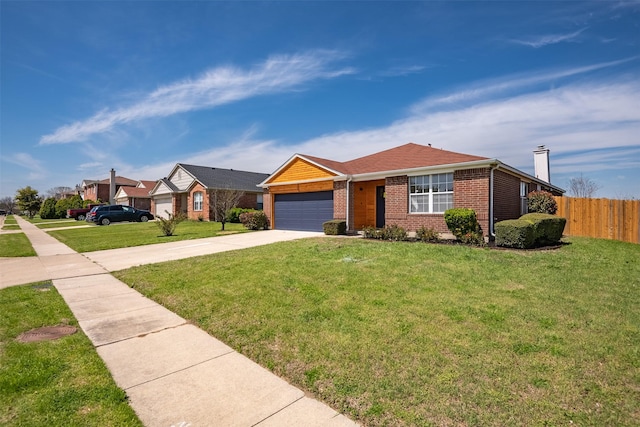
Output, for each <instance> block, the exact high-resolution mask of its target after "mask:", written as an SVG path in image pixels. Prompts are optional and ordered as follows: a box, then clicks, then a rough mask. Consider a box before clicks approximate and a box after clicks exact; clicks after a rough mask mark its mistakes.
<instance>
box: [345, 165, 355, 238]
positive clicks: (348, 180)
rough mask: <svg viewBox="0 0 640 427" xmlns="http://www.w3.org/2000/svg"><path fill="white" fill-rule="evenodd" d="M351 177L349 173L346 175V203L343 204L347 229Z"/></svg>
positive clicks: (348, 228)
mask: <svg viewBox="0 0 640 427" xmlns="http://www.w3.org/2000/svg"><path fill="white" fill-rule="evenodd" d="M352 179H353V177H352V176H351V175H347V203H346V204H345V209H346V212H345V218H346V220H347V231H350V230H351V228H350V227H349V187H351V185H350V184H351V180H352Z"/></svg>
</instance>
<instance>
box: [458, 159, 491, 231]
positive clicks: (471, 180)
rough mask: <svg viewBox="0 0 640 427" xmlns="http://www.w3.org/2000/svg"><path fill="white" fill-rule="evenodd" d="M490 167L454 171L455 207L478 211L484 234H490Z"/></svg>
mask: <svg viewBox="0 0 640 427" xmlns="http://www.w3.org/2000/svg"><path fill="white" fill-rule="evenodd" d="M489 178H490V170H489V168H478V169H464V170H457V171H455V172H454V173H453V207H455V208H469V209H473V210H474V211H476V216H477V218H478V222H479V223H480V227H482V234H484V235H485V236H486V235H488V234H489V232H490V230H489Z"/></svg>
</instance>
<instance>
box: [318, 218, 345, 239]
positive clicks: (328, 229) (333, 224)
mask: <svg viewBox="0 0 640 427" xmlns="http://www.w3.org/2000/svg"><path fill="white" fill-rule="evenodd" d="M322 229H323V230H324V234H326V235H328V236H338V235H344V234H347V222H346V221H345V220H343V219H332V220H331V221H327V222H324V223H322Z"/></svg>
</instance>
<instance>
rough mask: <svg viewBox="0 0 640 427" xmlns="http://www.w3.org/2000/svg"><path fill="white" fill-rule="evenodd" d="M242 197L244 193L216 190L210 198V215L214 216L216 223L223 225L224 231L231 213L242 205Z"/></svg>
mask: <svg viewBox="0 0 640 427" xmlns="http://www.w3.org/2000/svg"><path fill="white" fill-rule="evenodd" d="M242 196H244V191H240V190H232V189H218V190H214V191H213V192H212V193H211V195H210V196H209V197H210V198H209V206H210V208H209V210H210V214H211V213H212V214H213V219H214V221H218V222H220V223H222V230H223V231H224V225H225V224H226V222H227V217H228V213H229V211H230V210H231V209H233V208H235V207H236V206H237V205H238V203H240V199H241V198H242Z"/></svg>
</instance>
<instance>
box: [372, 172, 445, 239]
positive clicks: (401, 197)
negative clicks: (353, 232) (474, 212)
mask: <svg viewBox="0 0 640 427" xmlns="http://www.w3.org/2000/svg"><path fill="white" fill-rule="evenodd" d="M384 189H385V192H386V195H387V197H386V198H385V206H384V208H385V224H386V225H394V224H395V225H398V226H400V227H402V228H404V229H405V230H407V231H416V230H417V229H418V228H420V227H422V226H425V227H427V228H433V229H434V230H436V231H437V232H439V233H447V232H449V229H448V228H447V224H445V222H444V217H443V215H442V214H409V177H407V176H406V175H405V176H394V177H389V178H387V179H386V180H385V187H384Z"/></svg>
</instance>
